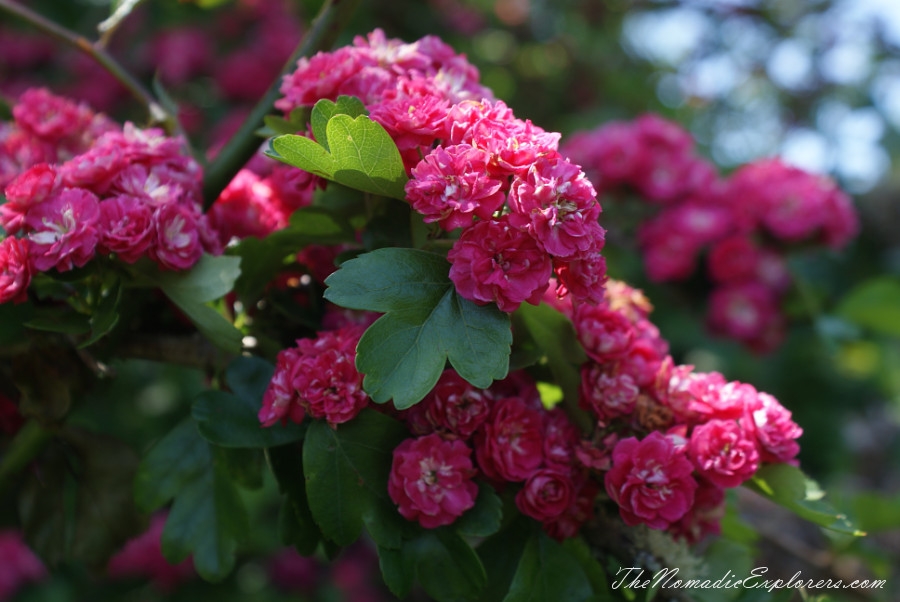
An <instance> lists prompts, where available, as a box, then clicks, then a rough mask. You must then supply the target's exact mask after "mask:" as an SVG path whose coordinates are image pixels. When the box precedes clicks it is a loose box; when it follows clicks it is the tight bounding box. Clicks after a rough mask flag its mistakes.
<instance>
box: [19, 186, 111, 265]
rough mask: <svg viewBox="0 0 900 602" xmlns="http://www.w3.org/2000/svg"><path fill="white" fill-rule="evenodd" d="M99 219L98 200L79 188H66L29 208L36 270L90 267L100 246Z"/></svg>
mask: <svg viewBox="0 0 900 602" xmlns="http://www.w3.org/2000/svg"><path fill="white" fill-rule="evenodd" d="M99 218H100V210H99V203H98V201H97V197H96V196H94V195H93V194H91V193H90V192H88V191H87V190H81V189H78V188H66V189H64V190H63V191H62V192H60V193H59V194H58V195H56V196H54V197H53V198H51V199H48V200H46V201H44V202H43V203H40V204H38V205H35V206H34V207H32V208H31V209H29V210H28V214H27V215H26V217H25V226H26V228H28V230H29V234H28V237H29V239H30V240H31V248H30V254H31V258H32V262H33V265H34V267H35V269H37V270H40V271H42V272H44V271H47V270H49V269H50V268H54V267H55V268H56V269H57V270H59V271H60V272H65V271H68V270H71V269H72V268H74V267H79V268H80V267H82V266H83V265H84V264H86V263H87V262H88V261H89V260H90V259H91V258H92V257H93V256H94V250H95V248H96V246H97V239H98V233H97V224H98V222H99Z"/></svg>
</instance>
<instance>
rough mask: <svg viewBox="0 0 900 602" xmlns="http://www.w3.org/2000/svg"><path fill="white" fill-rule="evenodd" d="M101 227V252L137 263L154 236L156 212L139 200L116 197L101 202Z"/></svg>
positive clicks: (128, 197) (99, 246) (127, 261)
mask: <svg viewBox="0 0 900 602" xmlns="http://www.w3.org/2000/svg"><path fill="white" fill-rule="evenodd" d="M98 226H99V230H100V243H99V245H98V248H99V249H100V252H102V253H115V254H116V257H117V258H119V259H121V260H122V261H124V262H126V263H134V262H135V261H137V260H138V259H140V258H141V257H143V256H144V255H145V254H146V253H147V249H148V248H149V247H150V243H151V241H152V239H153V234H154V229H153V212H152V211H151V210H150V208H149V207H148V206H147V205H145V204H144V203H143V202H142V201H141V200H140V199H136V198H134V197H130V196H117V197H114V198H111V199H107V200H105V201H102V202H101V203H100V221H99V224H98Z"/></svg>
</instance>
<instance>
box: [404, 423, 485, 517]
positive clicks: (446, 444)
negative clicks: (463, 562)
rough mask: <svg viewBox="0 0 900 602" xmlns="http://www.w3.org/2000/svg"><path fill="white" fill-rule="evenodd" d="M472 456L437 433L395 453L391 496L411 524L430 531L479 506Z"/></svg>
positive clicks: (408, 441)
mask: <svg viewBox="0 0 900 602" xmlns="http://www.w3.org/2000/svg"><path fill="white" fill-rule="evenodd" d="M471 455H472V452H471V450H470V449H469V447H468V446H467V445H466V444H465V443H464V442H463V441H459V440H456V441H446V440H444V439H442V438H441V437H440V435H438V434H436V433H432V434H431V435H426V436H425V437H419V438H418V439H406V440H405V441H404V442H403V443H401V444H400V445H398V446H397V448H396V449H395V450H394V461H393V463H392V465H391V476H390V479H389V480H388V494H389V495H390V496H391V499H392V500H393V501H394V503H395V504H397V507H398V510H399V511H400V514H402V515H403V517H404V518H406V519H407V520H416V521H418V522H419V524H420V525H422V526H423V527H425V528H426V529H435V528H437V527H440V526H443V525H449V524H450V523H452V522H453V521H455V520H456V519H457V518H458V517H460V516H462V514H463V513H464V512H465V511H466V510H468V509H469V508H471V507H472V506H474V505H475V497H476V496H477V495H478V486H477V485H476V484H475V483H474V482H472V477H473V476H475V473H476V471H475V469H474V467H473V466H472V459H471Z"/></svg>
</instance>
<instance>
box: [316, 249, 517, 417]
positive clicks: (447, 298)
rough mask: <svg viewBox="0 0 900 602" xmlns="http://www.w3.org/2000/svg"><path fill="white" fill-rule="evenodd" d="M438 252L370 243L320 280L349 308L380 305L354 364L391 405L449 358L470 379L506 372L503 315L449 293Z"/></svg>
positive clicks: (404, 403) (434, 376)
mask: <svg viewBox="0 0 900 602" xmlns="http://www.w3.org/2000/svg"><path fill="white" fill-rule="evenodd" d="M448 272H449V265H448V263H447V261H446V260H445V259H444V258H442V257H441V256H439V255H435V254H433V253H428V252H425V251H419V250H415V249H395V248H385V249H377V250H375V251H372V252H370V253H365V254H363V255H360V256H359V257H357V258H355V259H352V260H350V261H347V262H346V263H344V264H342V265H341V269H339V270H338V271H337V272H335V273H334V274H332V275H331V276H329V277H328V279H327V280H326V284H327V285H328V287H329V288H328V289H327V290H326V291H325V298H326V299H328V300H329V301H331V302H333V303H336V304H337V305H340V306H343V307H347V308H350V309H366V310H371V311H381V312H387V313H386V314H385V315H384V316H382V317H381V318H379V319H378V320H377V321H376V322H375V323H374V324H373V325H372V326H370V327H369V329H368V330H367V331H366V332H365V334H364V335H363V336H362V339H360V342H359V345H358V346H357V355H356V366H357V369H358V370H359V371H360V372H361V373H363V374H365V379H364V381H363V386H364V388H365V390H366V392H367V393H368V394H369V395H370V396H371V397H372V399H374V400H375V401H376V402H378V403H384V402H386V401H388V400H390V399H393V400H394V405H395V406H396V407H397V408H398V409H405V408H408V407H410V406H412V405H414V404H416V403H417V402H419V401H420V400H421V399H422V398H423V397H425V395H426V394H427V393H428V392H429V391H430V390H431V389H432V388H433V387H434V385H435V383H436V382H437V380H438V378H439V377H440V375H441V372H443V370H444V367H445V364H446V362H447V361H448V360H449V361H450V364H451V365H452V366H453V368H454V369H455V370H456V371H457V372H458V373H459V375H460V376H462V377H463V378H464V379H466V380H467V381H468V382H470V383H472V384H473V385H474V386H476V387H479V388H487V387H488V386H490V384H491V382H493V381H494V380H497V379H502V378H504V377H505V376H506V374H507V372H508V368H509V352H510V345H511V343H512V333H511V330H510V325H509V316H508V315H507V314H505V313H503V312H501V311H500V310H499V309H497V308H496V306H494V305H475V304H474V303H472V302H471V301H468V300H467V299H463V298H462V297H460V296H459V295H458V294H457V293H456V289H455V288H454V287H453V283H452V282H450V279H449V278H448V276H447V274H448Z"/></svg>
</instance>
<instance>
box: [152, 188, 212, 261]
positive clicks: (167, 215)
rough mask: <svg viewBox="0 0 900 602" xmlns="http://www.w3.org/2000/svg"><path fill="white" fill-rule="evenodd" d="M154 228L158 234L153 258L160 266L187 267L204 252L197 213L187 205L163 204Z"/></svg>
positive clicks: (156, 217)
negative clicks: (198, 228)
mask: <svg viewBox="0 0 900 602" xmlns="http://www.w3.org/2000/svg"><path fill="white" fill-rule="evenodd" d="M153 228H154V230H155V235H154V240H153V244H152V245H151V246H150V258H151V259H153V261H155V262H156V263H157V264H159V266H160V267H162V268H164V269H169V270H187V269H190V268H191V267H192V266H193V265H194V264H195V263H197V261H199V259H200V256H201V255H203V247H202V246H201V244H200V234H199V232H198V230H197V221H196V217H195V216H194V213H193V212H192V211H191V210H190V209H188V208H187V207H186V206H184V205H175V204H168V205H163V206H161V207H159V208H158V209H157V210H156V211H155V212H154V213H153Z"/></svg>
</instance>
